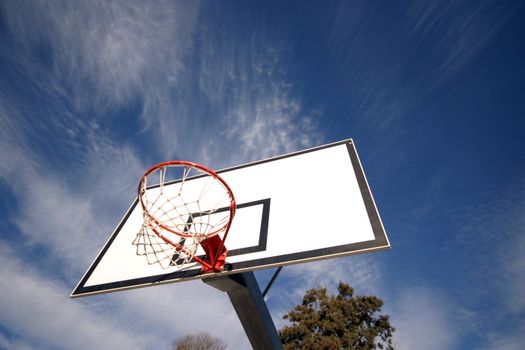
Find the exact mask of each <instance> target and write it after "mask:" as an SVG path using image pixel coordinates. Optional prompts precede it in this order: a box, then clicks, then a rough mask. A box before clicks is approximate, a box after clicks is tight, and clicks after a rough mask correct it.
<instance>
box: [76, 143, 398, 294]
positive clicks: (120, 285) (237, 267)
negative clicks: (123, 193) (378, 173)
mask: <svg viewBox="0 0 525 350" xmlns="http://www.w3.org/2000/svg"><path fill="white" fill-rule="evenodd" d="M343 144H346V148H347V150H348V156H349V157H350V161H351V164H352V167H353V169H354V173H355V176H356V179H357V183H358V185H359V189H360V191H361V196H362V198H363V201H364V204H365V207H366V211H367V214H368V217H369V219H370V224H371V227H372V231H373V233H374V239H373V240H370V241H364V242H358V243H352V244H346V245H340V246H335V247H330V248H323V249H316V250H309V251H304V252H300V253H295V254H286V255H281V256H275V257H271V258H263V259H257V260H251V261H246V262H238V263H233V264H231V270H230V271H224V272H221V273H220V274H221V275H222V274H232V273H240V272H246V271H253V270H256V269H263V268H269V267H275V266H283V265H290V264H298V263H304V262H308V261H314V260H322V259H330V258H334V257H339V256H348V255H354V254H359V253H365V252H371V251H380V250H385V249H388V248H390V243H389V241H388V238H387V236H386V232H385V229H384V227H383V224H382V222H381V218H380V216H379V212H378V210H377V207H376V204H375V202H374V199H373V196H372V192H371V191H370V187H369V186H368V181H367V180H366V177H365V174H364V171H363V168H362V166H361V161H360V160H359V156H358V155H357V151H356V149H355V145H354V142H353V140H352V139H347V140H343V141H339V142H335V143H331V144H327V145H323V146H319V147H314V148H310V149H306V150H303V151H299V152H294V153H290V154H286V155H282V156H279V157H275V158H269V159H265V160H261V161H257V162H253V163H247V164H243V165H239V166H236V167H232V168H228V169H223V170H220V171H217V173H219V174H221V173H225V172H228V171H234V170H237V169H241V168H244V167H250V166H254V165H258V164H262V163H266V162H271V161H275V160H279V159H284V158H288V157H293V156H296V155H300V154H305V153H309V152H314V151H319V150H322V149H325V148H330V147H335V146H340V145H343ZM137 204H138V200H135V201H134V203H133V204H132V206H131V207H130V209H129V210H128V212H127V213H126V215H125V216H124V218H123V219H122V221H121V222H120V223H119V225H118V227H117V228H116V229H115V231H114V232H113V234H112V235H111V237H110V239H109V240H108V241H107V242H106V244H105V246H104V248H103V249H102V251H101V252H100V253H99V254H98V256H97V258H96V259H95V261H94V262H93V264H92V265H91V266H90V268H89V270H88V271H87V272H86V274H85V275H84V277H83V278H82V280H81V281H80V282H79V284H78V285H77V287H76V288H75V290H74V291H73V292H72V293H71V297H81V296H87V295H93V294H101V293H108V292H113V291H118V290H125V289H132V288H139V287H146V286H152V285H156V284H160V283H173V282H177V281H181V280H190V279H196V278H207V277H213V276H216V275H217V274H213V273H208V274H202V273H201V272H200V270H196V269H193V270H187V271H177V272H175V273H167V274H161V275H156V276H151V277H147V278H137V279H130V280H123V281H117V282H113V283H105V284H100V285H94V286H85V284H86V282H87V280H88V279H89V277H90V276H91V274H92V273H93V271H94V270H95V268H96V267H97V265H98V263H99V262H100V261H101V259H102V257H103V256H104V254H105V253H106V251H107V250H108V248H109V247H110V245H111V244H112V242H113V240H114V239H115V238H116V237H117V235H118V233H119V232H120V229H121V228H122V226H123V225H124V223H125V222H126V220H127V218H128V217H129V215H130V214H131V212H132V211H133V209H134V208H135V206H136V205H137ZM257 204H263V217H262V221H261V236H260V242H259V245H258V246H255V247H248V248H243V249H248V251H246V252H244V251H242V252H235V251H232V252H231V253H232V254H233V253H234V252H235V255H237V254H245V253H248V252H254V251H260V250H261V249H262V250H264V249H265V246H266V236H267V229H268V221H269V215H270V199H269V198H267V199H262V200H261V201H256V202H250V203H245V204H241V205H240V206H242V205H257Z"/></svg>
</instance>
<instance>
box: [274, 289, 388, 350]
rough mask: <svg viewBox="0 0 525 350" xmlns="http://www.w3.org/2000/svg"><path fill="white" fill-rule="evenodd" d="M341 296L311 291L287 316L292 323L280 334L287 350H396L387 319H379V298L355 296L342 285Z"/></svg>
mask: <svg viewBox="0 0 525 350" xmlns="http://www.w3.org/2000/svg"><path fill="white" fill-rule="evenodd" d="M338 291H339V294H338V295H337V296H333V295H331V296H328V295H327V292H326V288H319V289H310V290H308V291H307V292H306V294H305V296H304V297H303V302H302V304H301V305H297V306H296V307H294V308H293V310H292V311H290V312H289V313H287V314H286V315H285V316H284V319H287V320H289V321H290V323H291V325H290V326H285V327H283V328H282V329H281V330H280V331H279V336H280V338H281V341H282V343H283V346H284V348H285V349H330V350H331V349H388V350H393V349H394V347H393V346H392V334H393V333H394V330H395V328H394V327H392V326H391V325H390V322H389V317H388V316H387V315H376V314H377V313H378V312H380V311H381V307H382V306H383V301H382V300H381V299H379V298H377V297H375V296H354V290H353V288H352V287H351V286H350V285H348V284H346V283H343V282H340V283H339V287H338Z"/></svg>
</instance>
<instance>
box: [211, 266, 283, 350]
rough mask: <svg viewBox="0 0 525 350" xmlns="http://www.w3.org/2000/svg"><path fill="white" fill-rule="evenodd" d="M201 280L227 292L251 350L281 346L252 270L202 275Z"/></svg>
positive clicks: (267, 349)
mask: <svg viewBox="0 0 525 350" xmlns="http://www.w3.org/2000/svg"><path fill="white" fill-rule="evenodd" d="M202 281H203V282H204V283H206V284H208V285H210V286H212V287H215V288H217V289H219V290H221V291H223V292H226V293H228V297H230V301H231V303H232V305H233V307H234V309H235V312H236V313H237V316H238V317H239V320H240V321H241V323H242V327H243V328H244V331H245V332H246V335H247V336H248V339H249V340H250V344H251V345H252V348H253V349H254V350H269V349H276V350H282V348H283V346H282V344H281V340H280V339H279V334H278V333H277V330H276V329H275V325H274V324H273V320H272V317H271V316H270V312H269V311H268V307H267V306H266V303H265V301H264V299H263V297H262V294H261V290H260V289H259V285H258V284H257V280H256V279H255V275H254V274H253V272H243V273H237V274H232V275H226V276H218V277H210V278H203V280H202Z"/></svg>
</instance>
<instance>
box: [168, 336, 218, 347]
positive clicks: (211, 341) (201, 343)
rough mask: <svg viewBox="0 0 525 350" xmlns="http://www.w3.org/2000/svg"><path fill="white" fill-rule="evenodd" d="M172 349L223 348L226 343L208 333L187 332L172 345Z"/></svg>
mask: <svg viewBox="0 0 525 350" xmlns="http://www.w3.org/2000/svg"><path fill="white" fill-rule="evenodd" d="M172 349H173V350H225V349H226V344H224V342H223V341H222V340H220V339H218V338H214V337H212V336H211V335H209V334H208V333H197V334H189V335H185V336H184V337H182V338H180V339H178V340H177V341H176V342H174V343H173V345H172Z"/></svg>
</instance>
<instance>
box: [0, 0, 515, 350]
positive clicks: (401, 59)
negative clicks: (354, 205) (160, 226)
mask: <svg viewBox="0 0 525 350" xmlns="http://www.w3.org/2000/svg"><path fill="white" fill-rule="evenodd" d="M524 10H525V9H524V6H523V3H522V2H520V1H454V2H451V1H449V2H447V1H436V0H425V1H402V2H395V3H394V2H376V1H340V2H339V1H328V2H322V3H321V2H309V1H306V2H304V1H301V2H299V1H293V2H268V1H264V2H263V1H261V2H255V1H253V2H247V1H221V2H212V1H208V2H196V1H195V2H189V1H185V2H174V1H165V2H163V1H150V2H142V1H111V2H109V1H95V0H94V1H90V2H82V1H52V2H51V1H47V2H46V1H31V2H30V1H16V2H15V1H2V2H0V193H1V196H0V208H1V209H2V210H1V211H0V290H1V291H2V292H1V294H2V295H1V298H0V348H6V349H71V348H75V349H83V348H86V349H92V348H127V349H148V348H151V347H152V344H155V346H156V347H157V348H168V346H169V343H170V342H171V341H173V340H174V339H175V338H177V337H178V336H181V335H184V334H187V333H190V332H195V331H208V332H210V333H211V334H213V335H214V336H218V337H221V338H223V339H224V340H225V341H226V342H228V343H229V345H230V347H231V348H245V347H247V344H248V343H247V340H246V337H245V336H244V334H243V331H242V329H241V326H240V323H239V321H238V320H237V318H236V315H235V313H234V312H233V309H232V307H231V305H230V303H229V300H228V299H227V297H226V296H225V295H223V294H221V293H220V292H218V291H215V290H213V289H212V288H209V287H207V286H206V285H204V284H203V283H202V282H199V281H195V282H189V283H184V284H176V285H167V286H162V287H155V288H145V289H140V290H135V291H127V292H120V293H114V294H109V295H105V296H97V297H92V298H85V299H80V300H79V299H76V300H71V299H69V293H70V291H71V290H72V289H73V287H74V286H75V285H76V283H77V282H78V280H79V279H80V277H81V276H82V274H83V273H84V272H85V270H86V269H87V267H88V266H89V264H90V263H91V261H92V259H93V258H94V256H95V255H96V253H97V252H98V251H99V249H100V248H101V246H102V244H103V243H104V242H105V240H106V239H107V237H108V235H109V233H110V232H111V231H112V230H113V228H114V226H115V225H116V223H117V222H118V221H119V219H120V218H121V216H122V214H123V213H124V212H125V210H126V209H127V208H128V206H129V203H130V202H131V201H132V200H133V197H134V191H135V187H136V184H137V182H138V180H139V178H140V176H141V174H142V173H143V172H144V171H145V170H146V169H147V168H149V167H150V166H151V165H153V164H155V163H157V162H159V161H164V160H168V159H187V160H192V161H196V162H199V163H202V164H206V165H208V166H211V167H214V168H223V167H227V166H231V165H236V164H240V163H244V162H248V161H253V160H257V159H261V158H265V157H269V156H273V155H278V154H282V153H285V152H290V151H295V150H300V149H303V148H306V147H312V146H316V145H320V144H323V143H328V142H333V141H338V140H341V139H346V138H349V137H352V138H353V139H354V140H355V142H356V144H357V148H358V151H359V154H360V157H361V161H362V163H363V165H364V168H365V172H366V174H367V176H368V181H369V183H370V185H371V188H372V191H373V193H374V196H375V200H376V202H377V205H378V207H379V210H380V213H381V215H382V218H383V222H384V225H385V228H386V230H387V233H388V235H389V238H390V241H391V244H392V249H391V250H390V251H388V252H381V253H374V254H369V255H360V256H353V257H349V258H344V259H337V260H330V261H324V262H321V263H310V264H305V265H297V266H294V267H288V268H285V269H284V270H283V272H282V274H281V275H280V277H279V279H278V280H277V282H276V284H275V285H274V287H273V288H272V290H271V292H270V295H269V297H268V299H267V303H268V306H269V307H270V311H271V313H272V316H273V318H274V321H275V323H276V324H277V325H278V326H281V325H283V324H284V321H283V320H282V319H281V317H282V315H283V314H284V313H285V312H286V310H289V309H290V308H291V307H292V306H293V305H295V304H296V303H298V302H299V301H300V298H301V296H302V294H303V293H304V292H305V291H306V289H308V288H311V287H316V286H321V285H324V286H328V287H329V288H333V287H334V286H335V285H336V284H337V283H338V281H339V280H343V281H347V282H349V283H351V284H352V285H354V287H355V288H356V291H357V293H360V294H366V293H371V294H376V295H378V296H379V297H381V298H382V299H383V300H384V301H385V306H384V311H385V312H386V313H388V314H389V315H390V316H391V319H392V323H393V325H394V326H395V327H396V328H397V331H396V334H395V336H394V343H395V344H396V345H397V347H398V348H399V349H467V348H476V349H521V347H522V344H524V343H525V336H524V334H525V277H524V276H525V258H523V252H524V251H525V229H524V227H525V181H524V180H523V175H522V174H523V173H524V172H525V141H523V140H524V139H523V136H522V134H523V132H524V131H525V115H524V114H525V65H524V64H523V62H525V41H523V37H524V30H523V23H522V22H523V20H522V19H523V16H524V15H525V11H524ZM270 274H271V272H258V273H257V278H258V279H259V281H260V283H261V284H262V285H263V286H264V284H265V282H266V281H267V280H268V278H269V277H270ZM332 290H333V289H332ZM159 300H161V301H162V302H160V303H159ZM181 300H183V303H182V305H181ZM175 305H178V308H175V307H174V306H175ZM217 319H220V322H217Z"/></svg>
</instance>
